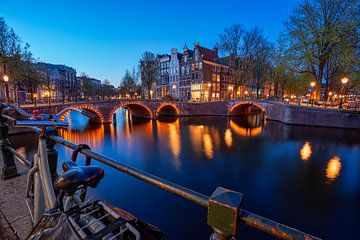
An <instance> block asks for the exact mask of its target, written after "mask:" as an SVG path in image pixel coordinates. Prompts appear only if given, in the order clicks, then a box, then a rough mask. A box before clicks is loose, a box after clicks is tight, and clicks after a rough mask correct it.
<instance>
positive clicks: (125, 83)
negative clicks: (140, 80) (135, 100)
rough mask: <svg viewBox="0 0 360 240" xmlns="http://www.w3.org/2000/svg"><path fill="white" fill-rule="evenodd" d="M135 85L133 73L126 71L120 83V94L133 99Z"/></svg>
mask: <svg viewBox="0 0 360 240" xmlns="http://www.w3.org/2000/svg"><path fill="white" fill-rule="evenodd" d="M136 88H137V83H136V75H135V71H133V73H132V74H131V73H130V71H129V70H126V72H125V75H124V77H123V78H122V80H121V83H120V94H121V95H127V94H128V95H130V96H131V97H133V96H134V95H135V93H136Z"/></svg>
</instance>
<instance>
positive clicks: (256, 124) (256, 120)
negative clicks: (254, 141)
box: [230, 114, 264, 137]
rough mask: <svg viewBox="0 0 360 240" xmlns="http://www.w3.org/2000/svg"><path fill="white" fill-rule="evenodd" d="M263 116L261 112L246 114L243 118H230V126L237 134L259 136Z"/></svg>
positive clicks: (262, 124)
mask: <svg viewBox="0 0 360 240" xmlns="http://www.w3.org/2000/svg"><path fill="white" fill-rule="evenodd" d="M263 126H264V118H263V116H262V114H256V115H248V116H246V117H243V118H234V119H231V120H230V128H231V129H232V130H233V131H234V132H235V133H236V134H237V135H239V136H242V137H255V136H259V135H260V134H261V132H262V130H263Z"/></svg>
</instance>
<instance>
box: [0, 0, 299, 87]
mask: <svg viewBox="0 0 360 240" xmlns="http://www.w3.org/2000/svg"><path fill="white" fill-rule="evenodd" d="M296 3H297V0H276V1H268V0H253V1H242V0H228V1H227V0H223V1H205V0H198V1H190V0H182V1H156V0H153V1H149V0H148V1H145V0H144V1H140V0H138V1H137V0H132V1H115V0H114V1H106V0H103V1H99V0H97V1H93V0H87V1H66V0H62V1H56V0H54V1H48V0H43V1H26V0H17V1H15V0H0V16H2V17H4V19H5V21H6V23H7V24H8V25H9V26H10V27H12V28H14V30H15V32H16V33H17V34H18V35H19V36H20V37H21V39H22V40H23V42H27V43H29V44H30V45H31V51H32V52H33V54H34V56H35V57H36V58H39V60H40V61H43V62H49V63H54V64H65V65H67V66H71V67H74V68H75V69H76V71H77V73H78V75H80V73H82V72H85V73H87V74H88V75H89V76H91V77H94V78H98V79H100V80H103V79H109V80H110V81H111V83H112V84H114V85H115V86H118V85H119V83H120V80H121V78H122V76H123V75H124V72H125V70H126V69H130V70H131V69H132V68H133V67H134V66H137V64H138V62H139V58H140V56H141V54H142V53H143V52H144V51H146V50H149V51H152V52H154V53H168V52H169V51H170V49H171V48H173V47H176V48H178V49H179V50H180V51H182V48H183V46H184V44H185V43H187V45H188V46H189V47H192V46H193V43H194V42H200V44H201V45H203V46H205V47H208V48H212V47H213V46H214V44H215V43H216V41H217V39H218V34H219V33H221V32H222V30H223V29H224V28H226V27H229V26H231V25H232V24H234V23H242V24H244V25H245V26H246V27H247V28H251V27H253V26H255V25H258V26H260V27H262V28H263V30H264V32H265V35H266V36H267V37H268V38H269V40H270V41H272V42H276V40H277V37H278V34H279V33H280V32H281V31H282V29H283V25H282V21H283V20H285V19H286V17H287V16H288V14H289V13H290V11H291V9H292V8H293V7H294V6H295V5H296Z"/></svg>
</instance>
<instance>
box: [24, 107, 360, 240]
mask: <svg viewBox="0 0 360 240" xmlns="http://www.w3.org/2000/svg"><path fill="white" fill-rule="evenodd" d="M69 120H70V122H71V128H72V129H71V130H61V131H60V136H62V137H64V138H65V139H68V140H70V141H73V142H75V143H86V144H88V145H90V146H91V147H92V149H93V150H95V151H97V152H99V153H102V154H104V155H106V156H109V157H112V158H114V159H116V160H117V161H119V162H122V163H125V164H128V165H129V166H132V167H136V168H139V169H141V170H143V171H146V172H149V173H151V174H154V175H156V176H159V177H162V178H164V179H167V180H169V181H173V182H175V183H177V184H180V185H183V186H186V187H189V188H191V189H194V190H196V191H199V192H201V193H204V194H207V195H211V193H212V192H213V191H214V190H215V188H216V187H217V186H223V187H226V188H230V189H233V190H236V191H240V192H242V193H244V194H245V200H246V201H245V202H244V207H245V208H246V209H249V210H252V211H254V212H256V213H259V214H261V215H264V216H266V217H269V218H272V219H275V220H278V221H280V222H283V223H286V224H288V225H290V226H294V227H297V228H300V229H301V230H303V231H306V232H310V233H313V234H315V235H317V236H319V237H322V238H325V239H340V238H342V237H343V235H342V233H343V232H346V233H347V234H348V235H347V239H356V238H354V237H353V236H355V234H357V232H356V229H358V228H359V227H360V223H359V222H358V221H353V220H352V219H353V218H352V217H351V216H356V215H358V214H360V204H359V201H360V139H359V137H358V136H359V131H354V130H343V129H327V128H311V127H300V126H286V125H283V124H281V123H277V122H271V121H270V122H266V123H264V122H263V121H262V119H261V118H260V117H259V116H248V117H245V118H235V119H227V118H219V117H215V118H214V117H213V118H212V117H201V118H200V117H199V118H180V119H162V120H161V121H149V120H139V119H131V117H128V116H127V112H126V111H119V112H117V123H116V125H88V120H87V119H86V118H84V117H81V116H80V115H79V114H78V113H77V112H72V113H71V114H70V117H69ZM57 148H58V149H59V153H60V159H68V158H69V155H70V151H69V150H65V149H64V148H63V147H61V146H58V147H57ZM22 150H23V151H24V149H22ZM27 151H29V149H27ZM105 175H106V176H105V178H104V180H103V181H102V182H101V184H100V186H99V187H98V188H97V189H96V192H95V193H94V194H96V195H98V196H100V197H104V198H106V199H107V200H109V201H110V202H112V203H114V204H115V205H119V206H120V207H123V208H125V209H127V210H129V211H131V212H133V213H134V214H135V215H137V216H138V217H140V218H142V219H144V220H147V221H149V222H151V223H153V224H155V225H157V226H158V227H159V228H161V229H162V230H163V231H164V232H165V233H166V234H167V236H168V237H169V239H184V238H185V239H207V238H208V237H209V235H210V232H211V229H210V228H209V227H208V226H207V225H206V210H204V209H202V208H200V207H197V206H195V205H194V204H192V203H189V202H187V201H184V200H181V199H179V198H177V197H175V196H173V195H171V194H168V193H165V192H162V191H160V190H157V189H156V188H153V187H150V186H148V185H147V184H145V183H142V182H140V181H137V180H135V179H133V178H131V177H127V176H125V175H124V174H122V173H119V172H116V171H115V170H112V169H109V168H106V171H105ZM174 216H176V217H174ZM190 216H191V217H190ZM334 219H339V221H334ZM179 226H181V227H179ZM194 226H196V228H194ZM339 229H340V230H339ZM189 236H191V237H189ZM238 238H239V239H241V238H248V239H250V238H251V239H268V236H266V235H262V234H260V233H258V232H257V231H254V230H250V229H248V228H246V227H243V226H242V227H241V228H240V236H238Z"/></svg>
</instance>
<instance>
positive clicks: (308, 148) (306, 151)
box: [300, 142, 312, 161]
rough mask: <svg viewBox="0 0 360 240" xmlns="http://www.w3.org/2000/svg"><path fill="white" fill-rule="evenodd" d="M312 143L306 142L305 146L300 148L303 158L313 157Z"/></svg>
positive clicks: (304, 159)
mask: <svg viewBox="0 0 360 240" xmlns="http://www.w3.org/2000/svg"><path fill="white" fill-rule="evenodd" d="M311 154H312V151H311V145H310V143H309V142H305V144H304V146H303V147H302V148H301V149H300V157H301V160H303V161H307V160H308V159H309V158H310V157H311Z"/></svg>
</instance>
